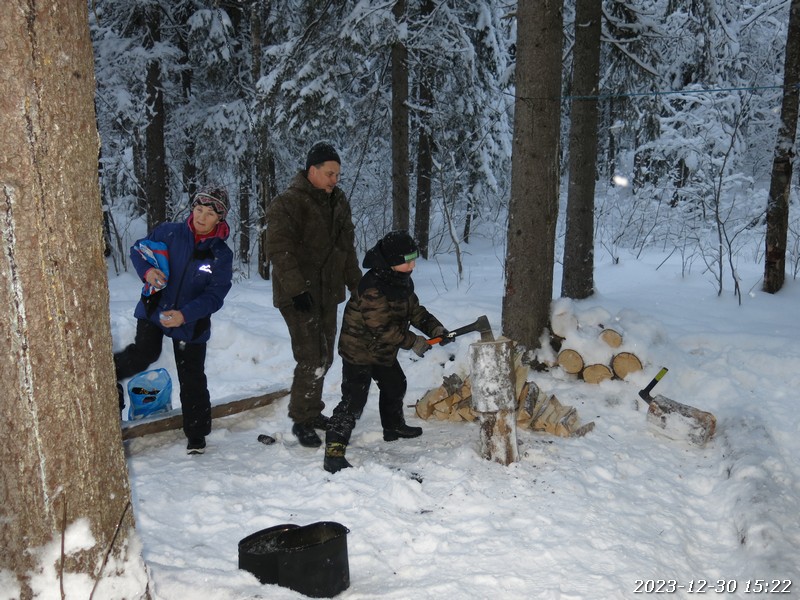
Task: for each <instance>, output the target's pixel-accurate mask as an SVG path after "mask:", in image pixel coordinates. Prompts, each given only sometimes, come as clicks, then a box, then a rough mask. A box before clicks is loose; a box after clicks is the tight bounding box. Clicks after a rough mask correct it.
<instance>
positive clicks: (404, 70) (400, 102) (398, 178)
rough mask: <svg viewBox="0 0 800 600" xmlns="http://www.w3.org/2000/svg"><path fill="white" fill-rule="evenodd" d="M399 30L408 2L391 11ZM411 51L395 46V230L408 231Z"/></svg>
mask: <svg viewBox="0 0 800 600" xmlns="http://www.w3.org/2000/svg"><path fill="white" fill-rule="evenodd" d="M392 13H393V14H394V18H395V22H396V23H397V30H398V32H399V31H400V23H401V22H402V21H403V20H405V16H406V2H405V0H397V2H396V3H395V5H394V7H393V8H392ZM408 164H409V161H408V51H407V50H406V45H405V41H403V40H399V39H398V40H397V41H395V42H394V43H393V44H392V227H393V228H394V229H408V227H409V222H410V215H409V201H408Z"/></svg>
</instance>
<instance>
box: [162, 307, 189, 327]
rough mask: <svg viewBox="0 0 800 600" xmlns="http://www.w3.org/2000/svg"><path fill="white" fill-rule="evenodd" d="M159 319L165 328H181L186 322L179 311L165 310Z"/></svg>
mask: <svg viewBox="0 0 800 600" xmlns="http://www.w3.org/2000/svg"><path fill="white" fill-rule="evenodd" d="M158 318H159V319H160V320H161V324H162V325H163V326H164V327H180V326H181V325H183V324H184V323H186V320H185V319H184V318H183V313H182V312H181V311H179V310H165V311H164V312H162V313H161V314H160V315H159V316H158Z"/></svg>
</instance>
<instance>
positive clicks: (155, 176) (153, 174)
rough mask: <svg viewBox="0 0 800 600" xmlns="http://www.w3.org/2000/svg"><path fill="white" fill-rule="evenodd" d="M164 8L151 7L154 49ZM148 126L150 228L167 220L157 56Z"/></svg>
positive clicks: (149, 83)
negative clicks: (161, 11)
mask: <svg viewBox="0 0 800 600" xmlns="http://www.w3.org/2000/svg"><path fill="white" fill-rule="evenodd" d="M160 10H161V9H160V8H159V7H158V5H155V6H151V7H149V8H148V9H147V17H146V20H147V42H146V46H147V47H148V48H149V49H152V48H153V47H154V46H155V45H156V44H157V43H158V42H160V41H161V13H160V12H159V11H160ZM145 86H146V88H147V126H146V130H145V147H146V150H145V156H146V165H145V169H146V172H147V177H146V180H145V182H144V187H145V192H146V195H147V228H148V229H153V227H155V226H156V225H158V224H159V223H163V222H164V221H166V220H167V189H168V186H167V157H166V150H165V145H164V128H165V127H166V116H165V114H164V110H165V109H164V93H163V91H162V86H161V65H160V63H159V61H158V60H157V59H155V58H152V59H150V61H149V62H148V63H147V77H146V80H145Z"/></svg>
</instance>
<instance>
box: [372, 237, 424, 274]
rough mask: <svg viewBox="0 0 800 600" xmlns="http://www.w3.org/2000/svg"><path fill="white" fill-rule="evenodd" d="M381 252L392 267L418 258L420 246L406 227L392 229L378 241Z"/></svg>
mask: <svg viewBox="0 0 800 600" xmlns="http://www.w3.org/2000/svg"><path fill="white" fill-rule="evenodd" d="M378 246H379V247H380V251H381V254H382V255H383V258H385V259H386V263H387V264H388V265H389V266H390V267H395V266H397V265H402V264H403V263H407V262H410V261H412V260H416V259H417V258H418V257H419V246H417V242H415V241H414V238H412V237H411V236H410V235H409V234H408V232H407V231H406V230H404V229H397V230H395V231H390V232H389V233H387V234H386V235H385V236H383V239H381V241H380V242H378Z"/></svg>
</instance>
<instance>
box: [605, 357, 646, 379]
mask: <svg viewBox="0 0 800 600" xmlns="http://www.w3.org/2000/svg"><path fill="white" fill-rule="evenodd" d="M611 370H612V371H614V375H615V376H616V377H618V378H620V379H625V377H627V376H628V374H629V373H634V372H636V371H641V370H642V361H640V360H639V357H638V356H636V355H635V354H633V353H632V352H620V353H618V354H615V355H614V356H613V358H612V359H611Z"/></svg>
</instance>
